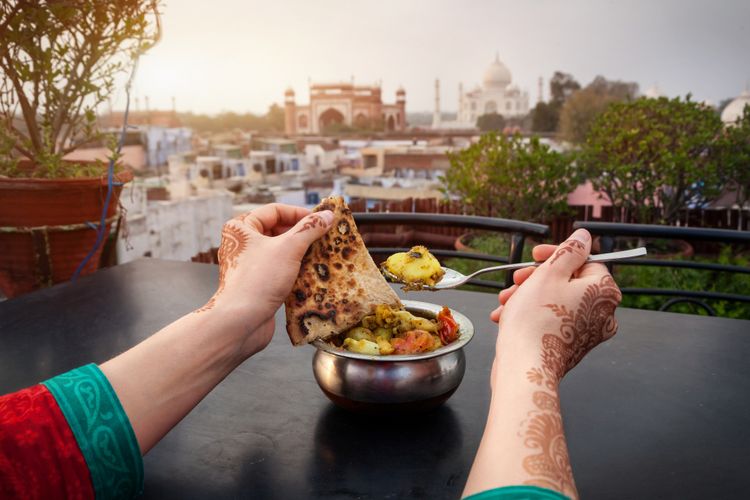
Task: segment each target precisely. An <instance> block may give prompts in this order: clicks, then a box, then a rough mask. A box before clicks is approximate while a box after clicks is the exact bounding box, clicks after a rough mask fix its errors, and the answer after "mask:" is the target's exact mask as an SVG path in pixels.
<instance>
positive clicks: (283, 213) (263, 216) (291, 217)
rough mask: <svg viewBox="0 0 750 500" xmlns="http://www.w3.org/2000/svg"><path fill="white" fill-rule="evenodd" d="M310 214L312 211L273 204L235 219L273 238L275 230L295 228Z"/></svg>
mask: <svg viewBox="0 0 750 500" xmlns="http://www.w3.org/2000/svg"><path fill="white" fill-rule="evenodd" d="M309 213H310V210H308V209H306V208H303V207H293V206H291V205H284V204H281V203H271V204H268V205H263V206H262V207H260V208H256V209H255V210H253V211H252V212H249V213H246V214H243V215H240V216H238V217H235V219H237V220H239V221H241V222H243V223H245V224H247V225H248V226H250V227H252V228H253V229H255V230H256V231H258V232H259V233H261V234H265V235H266V236H272V235H274V228H277V227H278V226H281V227H291V226H294V225H295V224H297V222H299V220H300V219H302V218H303V217H305V216H306V215H308V214H309ZM277 234H278V233H277Z"/></svg>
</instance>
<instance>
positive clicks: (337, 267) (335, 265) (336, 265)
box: [333, 262, 344, 269]
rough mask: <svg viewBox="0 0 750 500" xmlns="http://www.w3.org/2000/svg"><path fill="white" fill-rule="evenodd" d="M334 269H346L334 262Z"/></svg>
mask: <svg viewBox="0 0 750 500" xmlns="http://www.w3.org/2000/svg"><path fill="white" fill-rule="evenodd" d="M333 267H335V268H336V269H341V268H343V267H344V265H343V264H342V263H341V262H334V263H333Z"/></svg>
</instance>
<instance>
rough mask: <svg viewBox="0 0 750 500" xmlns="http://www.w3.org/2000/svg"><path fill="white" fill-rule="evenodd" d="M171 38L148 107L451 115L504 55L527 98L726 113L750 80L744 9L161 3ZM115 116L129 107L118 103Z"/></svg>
mask: <svg viewBox="0 0 750 500" xmlns="http://www.w3.org/2000/svg"><path fill="white" fill-rule="evenodd" d="M163 26H164V34H163V38H162V40H161V42H160V44H159V45H157V46H156V47H155V48H154V49H152V51H151V52H149V53H148V54H147V55H146V56H144V57H143V58H142V60H141V62H140V65H139V70H138V75H137V79H136V83H135V89H134V91H135V93H136V94H137V95H138V96H140V106H141V108H142V107H143V106H144V104H143V97H144V96H146V95H147V96H149V99H150V106H151V108H152V109H153V108H169V107H171V98H172V96H174V97H175V98H176V102H177V108H178V110H181V111H186V110H193V111H196V112H206V113H216V112H219V111H223V110H231V111H236V112H246V111H253V112H264V111H265V110H266V109H267V108H268V106H269V105H270V104H271V103H273V102H279V103H281V102H282V100H283V93H284V89H285V88H286V87H287V86H291V87H293V88H294V89H295V91H296V93H297V102H298V103H307V99H308V92H307V81H308V77H309V78H311V79H312V81H313V82H332V81H349V80H350V79H351V77H352V76H354V78H355V82H358V83H363V84H364V83H373V82H376V81H378V80H382V82H383V95H384V98H385V100H386V102H392V101H394V100H395V96H394V93H395V90H396V89H397V88H398V86H399V85H403V86H404V88H405V89H406V98H407V110H408V111H431V110H432V109H433V103H434V90H433V89H434V81H435V78H440V82H441V87H442V93H441V94H442V95H441V98H442V99H441V101H442V109H443V110H444V111H452V110H455V109H456V107H457V105H456V100H457V95H458V89H457V87H458V82H459V81H463V82H464V87H465V88H470V87H473V86H474V84H476V83H479V82H480V81H481V79H482V74H483V73H484V70H485V69H486V67H487V66H488V64H489V63H490V62H491V61H492V60H493V58H494V57H495V52H496V51H497V52H498V53H499V54H500V59H501V60H502V61H503V62H504V63H505V64H506V65H507V66H508V68H509V69H510V71H511V74H512V75H513V81H514V83H516V84H517V85H519V86H520V87H521V88H522V89H525V90H528V92H529V94H530V97H531V103H532V105H533V104H534V103H535V102H536V98H537V79H538V78H539V76H543V77H544V78H545V96H546V95H547V93H548V87H547V80H548V78H549V77H550V76H551V75H552V73H553V72H554V71H555V70H558V69H559V70H563V71H566V72H570V73H572V74H573V75H574V76H575V77H576V78H577V79H578V80H579V81H580V82H581V83H583V84H585V83H588V82H589V81H591V79H592V78H593V77H594V76H596V75H598V74H601V75H604V76H606V77H607V78H610V79H623V80H630V81H636V82H638V83H639V84H640V86H641V90H645V89H646V88H648V87H650V86H652V85H654V84H658V86H659V87H660V89H661V90H662V91H663V92H664V93H665V94H667V95H670V96H674V95H678V94H680V95H684V94H685V93H687V92H692V93H693V95H694V96H695V97H696V98H697V99H710V100H712V101H714V102H718V101H720V100H721V99H723V98H726V97H730V96H736V95H737V94H738V93H739V92H740V91H741V90H742V89H743V88H744V87H745V85H747V84H748V82H750V0H713V1H702V0H701V1H697V0H620V1H602V0H516V1H505V0H461V1H459V0H455V1H454V0H450V1H447V0H445V1H444V0H377V1H367V2H365V1H360V0H348V1H344V0H266V1H258V0H165V5H164V7H163ZM116 104H118V105H121V104H122V92H121V91H120V92H119V97H118V100H117V103H116Z"/></svg>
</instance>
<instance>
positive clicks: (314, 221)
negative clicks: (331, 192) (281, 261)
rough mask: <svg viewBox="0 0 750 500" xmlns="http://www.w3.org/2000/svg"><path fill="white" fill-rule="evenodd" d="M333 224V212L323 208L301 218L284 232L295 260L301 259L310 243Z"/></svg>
mask: <svg viewBox="0 0 750 500" xmlns="http://www.w3.org/2000/svg"><path fill="white" fill-rule="evenodd" d="M331 224H333V212H331V211H330V210H323V211H321V212H313V213H311V214H308V215H306V216H304V217H303V218H301V219H300V220H299V222H297V224H295V225H294V227H293V228H291V229H290V230H289V231H287V232H286V233H284V235H285V239H286V240H287V242H286V244H287V245H289V247H288V250H289V251H290V252H291V253H292V256H293V257H294V258H295V259H297V260H302V256H303V255H305V252H307V249H308V248H309V247H310V245H311V244H312V243H313V242H314V241H315V240H317V239H318V238H320V237H321V236H323V235H324V234H326V231H328V230H329V229H330V228H331Z"/></svg>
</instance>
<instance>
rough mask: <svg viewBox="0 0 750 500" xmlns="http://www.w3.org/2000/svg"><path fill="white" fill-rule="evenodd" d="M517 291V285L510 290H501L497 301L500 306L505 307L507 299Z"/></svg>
mask: <svg viewBox="0 0 750 500" xmlns="http://www.w3.org/2000/svg"><path fill="white" fill-rule="evenodd" d="M516 290H518V285H513V286H511V287H510V288H506V289H505V290H502V291H501V292H500V295H498V300H499V301H500V305H503V306H504V305H505V303H506V302H508V299H510V296H511V295H513V293H514V292H515V291H516Z"/></svg>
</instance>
